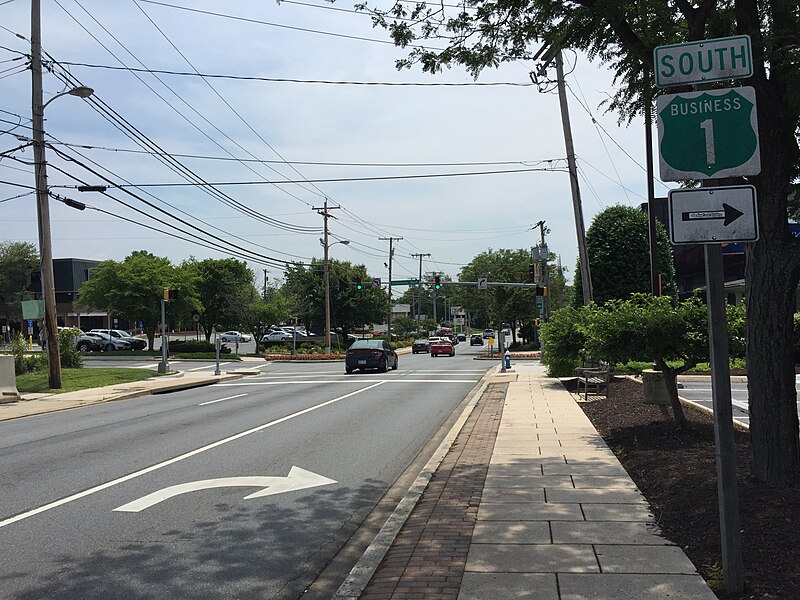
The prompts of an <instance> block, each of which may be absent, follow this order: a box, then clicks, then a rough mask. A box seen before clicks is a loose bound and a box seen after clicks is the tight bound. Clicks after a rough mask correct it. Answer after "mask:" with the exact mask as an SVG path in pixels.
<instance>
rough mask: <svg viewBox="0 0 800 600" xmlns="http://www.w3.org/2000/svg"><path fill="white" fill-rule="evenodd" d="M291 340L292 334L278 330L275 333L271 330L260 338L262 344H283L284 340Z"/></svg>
mask: <svg viewBox="0 0 800 600" xmlns="http://www.w3.org/2000/svg"><path fill="white" fill-rule="evenodd" d="M290 339H292V334H291V333H287V332H286V331H283V330H282V329H279V330H277V331H275V330H273V331H270V332H269V333H267V334H265V335H264V337H262V338H261V341H262V342H283V341H284V340H290Z"/></svg>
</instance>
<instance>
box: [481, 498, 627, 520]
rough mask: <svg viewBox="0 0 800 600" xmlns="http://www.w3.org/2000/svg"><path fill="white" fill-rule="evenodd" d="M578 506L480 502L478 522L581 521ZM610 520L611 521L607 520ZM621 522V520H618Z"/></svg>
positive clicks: (579, 507)
mask: <svg viewBox="0 0 800 600" xmlns="http://www.w3.org/2000/svg"><path fill="white" fill-rule="evenodd" d="M583 520H584V518H583V513H582V512H581V506H580V505H579V504H554V503H550V502H531V503H528V504H497V503H489V502H481V504H480V506H479V507H478V521H583ZM608 520H611V519H608ZM618 520H623V519H618Z"/></svg>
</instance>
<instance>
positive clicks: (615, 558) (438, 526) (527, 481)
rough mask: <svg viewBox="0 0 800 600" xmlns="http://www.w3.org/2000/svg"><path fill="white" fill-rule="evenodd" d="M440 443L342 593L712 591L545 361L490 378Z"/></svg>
mask: <svg viewBox="0 0 800 600" xmlns="http://www.w3.org/2000/svg"><path fill="white" fill-rule="evenodd" d="M467 410H470V409H469V408H468V409H467ZM465 412H466V411H465ZM445 451H446V454H445V455H444V457H443V459H442V460H441V463H440V464H439V465H438V468H435V473H433V474H432V475H431V476H430V482H429V483H428V485H427V486H426V487H425V488H424V491H422V492H421V495H420V496H419V499H418V501H417V502H416V505H415V506H414V507H413V509H408V514H407V517H406V518H405V521H404V524H402V526H400V525H398V526H397V528H398V529H399V533H397V535H396V537H394V538H393V540H392V539H389V540H388V541H387V542H385V543H383V547H381V543H380V540H382V539H384V538H387V535H386V531H383V530H382V532H381V534H379V535H378V537H376V542H374V543H373V545H372V546H371V547H370V548H369V549H368V550H367V552H366V553H365V554H364V558H362V560H361V561H360V562H359V564H358V565H356V567H355V568H354V569H353V571H352V572H351V575H350V577H349V578H348V580H346V581H345V583H344V584H343V585H342V587H341V588H340V589H339V592H338V593H337V595H336V596H335V597H336V598H340V599H342V600H343V599H346V598H347V599H355V598H361V599H362V600H389V599H392V600H400V599H402V600H411V599H425V600H440V599H441V600H444V599H448V600H503V599H511V598H514V599H522V598H526V599H533V600H663V599H665V598H674V599H680V600H714V599H715V598H716V596H715V595H714V593H713V592H711V590H710V589H709V588H708V586H707V585H706V584H705V582H704V581H703V579H702V578H701V577H700V575H698V574H697V572H696V570H695V568H694V566H693V565H692V563H691V562H690V561H689V559H688V558H687V557H686V555H685V554H684V552H683V550H682V549H681V548H680V547H677V546H675V545H672V544H671V543H670V542H669V541H667V540H665V539H664V538H662V537H660V535H659V531H658V528H657V527H656V525H655V524H654V523H653V516H652V514H651V513H650V511H649V508H648V506H647V503H646V502H645V500H644V498H643V497H642V496H641V494H640V493H639V491H638V490H637V489H636V486H635V484H634V483H633V481H632V480H631V479H630V477H629V476H628V475H627V473H626V472H625V470H624V469H623V468H622V466H621V465H620V463H619V461H618V460H617V458H616V457H615V456H614V454H613V452H611V450H609V448H608V447H607V446H606V444H605V443H604V441H603V439H602V438H601V437H600V435H599V434H598V433H597V431H596V430H595V428H594V427H593V426H592V424H591V422H590V421H589V420H588V418H586V416H585V415H584V414H583V411H582V410H581V409H580V407H579V406H578V404H577V403H576V402H575V400H574V399H573V397H572V395H571V394H570V393H569V392H567V391H566V390H565V389H564V388H563V386H562V385H561V384H560V383H559V382H558V381H557V380H555V379H550V378H547V377H545V376H544V370H543V368H542V367H541V366H540V365H539V364H538V363H537V364H517V365H515V366H514V372H513V373H508V374H506V375H501V374H497V375H493V376H490V377H489V381H488V383H487V386H486V387H485V389H484V391H483V395H482V396H481V397H480V398H479V399H478V400H477V402H476V403H474V405H473V407H472V409H471V412H470V413H469V415H468V416H467V417H466V419H465V420H464V421H463V426H462V427H461V429H460V432H458V433H457V437H455V439H454V442H453V443H452V445H451V446H450V447H449V449H447V450H445ZM401 505H402V503H401ZM399 510H400V507H398V511H399ZM398 511H396V512H395V515H393V517H392V518H390V519H389V521H392V519H395V520H396V516H397V513H398ZM388 526H389V522H387V526H385V527H384V529H387V527H388Z"/></svg>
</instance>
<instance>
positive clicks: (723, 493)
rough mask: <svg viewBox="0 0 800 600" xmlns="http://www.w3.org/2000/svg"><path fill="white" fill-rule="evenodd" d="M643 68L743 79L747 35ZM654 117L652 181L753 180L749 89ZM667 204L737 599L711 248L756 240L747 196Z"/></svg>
mask: <svg viewBox="0 0 800 600" xmlns="http://www.w3.org/2000/svg"><path fill="white" fill-rule="evenodd" d="M653 60H654V64H655V70H656V85H657V86H659V87H667V86H671V85H686V84H698V83H707V82H710V81H719V80H723V79H739V78H746V77H750V76H752V74H753V65H752V52H751V48H750V38H749V37H747V36H736V37H732V38H719V39H714V40H701V41H698V42H690V43H688V44H676V45H672V46H660V47H658V48H656V49H655V50H654V52H653ZM657 110H658V115H659V117H660V118H659V129H658V148H659V163H660V168H661V179H662V180H664V181H682V180H686V179H701V180H707V179H720V178H724V177H742V176H748V175H758V174H759V173H760V172H761V155H760V149H759V143H758V122H757V120H756V112H757V111H756V94H755V90H754V89H753V88H752V87H740V88H728V89H714V90H710V89H709V90H702V91H697V92H691V93H682V94H671V95H664V96H660V97H659V98H658V100H657ZM669 196H670V199H669V204H670V236H671V238H672V241H673V243H677V244H687V243H702V244H704V251H705V267H706V293H707V295H706V298H707V304H708V334H709V336H708V337H709V354H710V357H711V393H712V399H713V406H714V439H715V442H716V454H717V498H718V503H719V520H720V543H721V547H722V568H723V572H724V577H725V589H726V590H727V591H728V592H740V591H742V589H743V587H744V576H743V568H742V541H741V533H740V522H739V495H738V490H737V487H736V453H735V449H734V445H733V419H732V417H731V415H732V409H731V381H730V365H729V361H730V357H729V350H728V324H727V318H726V311H725V277H724V271H723V263H722V246H721V245H720V243H721V242H724V241H732V240H738V241H755V240H756V239H758V216H757V210H756V200H755V198H756V195H755V188H753V187H752V186H730V187H712V186H708V187H703V188H701V189H699V190H697V189H693V190H673V191H671V192H670V194H669Z"/></svg>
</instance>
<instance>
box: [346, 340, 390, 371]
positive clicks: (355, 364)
mask: <svg viewBox="0 0 800 600" xmlns="http://www.w3.org/2000/svg"><path fill="white" fill-rule="evenodd" d="M397 364H398V361H397V352H395V351H394V348H392V346H391V345H390V344H389V342H387V341H386V340H356V341H355V342H353V343H352V345H351V346H350V347H349V348H348V349H347V354H346V355H345V358H344V371H345V373H348V374H349V373H352V372H353V371H354V370H356V369H360V370H362V371H364V370H366V369H377V370H378V371H379V372H381V373H385V372H386V371H387V370H388V369H389V368H391V369H392V370H395V369H397Z"/></svg>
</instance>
